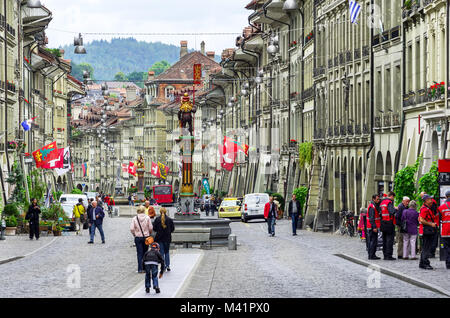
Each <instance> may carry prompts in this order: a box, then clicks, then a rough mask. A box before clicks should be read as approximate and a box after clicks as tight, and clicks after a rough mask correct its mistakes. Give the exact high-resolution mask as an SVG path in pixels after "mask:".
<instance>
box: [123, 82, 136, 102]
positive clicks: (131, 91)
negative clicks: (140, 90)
mask: <svg viewBox="0 0 450 318" xmlns="http://www.w3.org/2000/svg"><path fill="white" fill-rule="evenodd" d="M126 99H127V102H132V101H134V100H136V99H137V93H136V88H135V87H133V86H127V94H126Z"/></svg>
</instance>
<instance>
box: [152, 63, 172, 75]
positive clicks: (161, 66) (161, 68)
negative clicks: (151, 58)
mask: <svg viewBox="0 0 450 318" xmlns="http://www.w3.org/2000/svg"><path fill="white" fill-rule="evenodd" d="M169 68H170V63H169V62H167V61H165V60H163V61H159V62H156V63H155V64H153V66H152V67H151V68H150V71H153V72H155V76H158V75H159V74H161V73H163V72H165V71H166V70H168V69H169Z"/></svg>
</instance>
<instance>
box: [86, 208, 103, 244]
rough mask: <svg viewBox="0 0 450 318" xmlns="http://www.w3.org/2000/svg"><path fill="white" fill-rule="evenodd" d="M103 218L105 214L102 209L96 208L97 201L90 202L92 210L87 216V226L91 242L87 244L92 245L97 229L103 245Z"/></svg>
mask: <svg viewBox="0 0 450 318" xmlns="http://www.w3.org/2000/svg"><path fill="white" fill-rule="evenodd" d="M104 217H105V212H104V211H103V208H102V207H100V206H98V204H97V201H94V202H92V210H91V213H90V215H88V218H89V224H90V227H91V240H90V241H89V242H88V244H94V235H95V229H98V231H99V232H100V236H101V238H102V244H105V234H104V232H103V219H104Z"/></svg>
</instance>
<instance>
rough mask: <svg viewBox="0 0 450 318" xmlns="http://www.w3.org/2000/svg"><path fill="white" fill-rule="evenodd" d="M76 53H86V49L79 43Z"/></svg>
mask: <svg viewBox="0 0 450 318" xmlns="http://www.w3.org/2000/svg"><path fill="white" fill-rule="evenodd" d="M74 53H75V54H86V49H85V48H84V46H82V45H79V46H77V47H75V51H74Z"/></svg>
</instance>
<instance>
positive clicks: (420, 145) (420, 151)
mask: <svg viewBox="0 0 450 318" xmlns="http://www.w3.org/2000/svg"><path fill="white" fill-rule="evenodd" d="M423 135H424V133H423V131H422V132H421V133H420V137H419V146H418V147H417V156H416V158H419V156H420V154H421V153H422V144H423Z"/></svg>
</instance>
